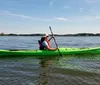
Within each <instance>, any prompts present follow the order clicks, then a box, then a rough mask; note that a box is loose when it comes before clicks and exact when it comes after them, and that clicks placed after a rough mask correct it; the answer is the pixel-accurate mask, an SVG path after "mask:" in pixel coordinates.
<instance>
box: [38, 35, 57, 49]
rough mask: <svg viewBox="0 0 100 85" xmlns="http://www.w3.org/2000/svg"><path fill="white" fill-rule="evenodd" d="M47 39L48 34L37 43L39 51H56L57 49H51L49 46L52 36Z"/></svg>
mask: <svg viewBox="0 0 100 85" xmlns="http://www.w3.org/2000/svg"><path fill="white" fill-rule="evenodd" d="M48 37H49V35H48V34H45V36H43V37H41V40H40V41H39V44H40V49H47V50H57V49H58V48H52V47H51V44H50V41H51V40H52V39H53V38H54V36H52V37H51V38H50V39H48Z"/></svg>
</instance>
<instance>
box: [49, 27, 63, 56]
mask: <svg viewBox="0 0 100 85" xmlns="http://www.w3.org/2000/svg"><path fill="white" fill-rule="evenodd" d="M49 28H50V31H51V34H52V36H54V34H53V32H52V29H51V27H50V26H49ZM53 39H54V42H55V44H56V47H57V48H58V44H57V42H56V39H55V37H53ZM58 52H59V54H60V56H61V57H62V54H61V53H60V50H59V48H58Z"/></svg>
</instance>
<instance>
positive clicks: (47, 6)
mask: <svg viewBox="0 0 100 85" xmlns="http://www.w3.org/2000/svg"><path fill="white" fill-rule="evenodd" d="M49 26H51V28H52V30H53V32H54V33H56V34H74V33H100V0H0V33H2V32H3V33H19V34H20V33H22V34H23V33H25V34H26V33H27V34H32V33H50V30H49Z"/></svg>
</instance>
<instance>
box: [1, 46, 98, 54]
mask: <svg viewBox="0 0 100 85" xmlns="http://www.w3.org/2000/svg"><path fill="white" fill-rule="evenodd" d="M59 50H60V53H61V54H62V55H70V54H75V55H76V54H78V55H80V54H100V47H95V48H59ZM0 56H59V52H58V50H55V51H51V50H21V49H20V50H0Z"/></svg>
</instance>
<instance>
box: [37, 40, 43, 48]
mask: <svg viewBox="0 0 100 85" xmlns="http://www.w3.org/2000/svg"><path fill="white" fill-rule="evenodd" d="M38 43H39V49H40V50H44V46H42V42H41V40H38Z"/></svg>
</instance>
